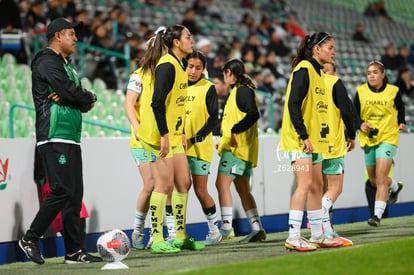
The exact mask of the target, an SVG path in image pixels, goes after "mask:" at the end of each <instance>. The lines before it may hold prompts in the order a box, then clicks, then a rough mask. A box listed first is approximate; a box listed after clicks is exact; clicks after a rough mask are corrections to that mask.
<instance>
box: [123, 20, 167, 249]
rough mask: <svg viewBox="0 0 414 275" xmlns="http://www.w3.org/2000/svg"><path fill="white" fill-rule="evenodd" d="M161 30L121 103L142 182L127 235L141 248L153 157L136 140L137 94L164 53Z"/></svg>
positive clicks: (148, 79)
mask: <svg viewBox="0 0 414 275" xmlns="http://www.w3.org/2000/svg"><path fill="white" fill-rule="evenodd" d="M164 30H165V27H160V28H158V29H157V30H156V31H155V33H154V34H155V35H154V36H153V37H152V38H151V39H150V40H148V42H147V50H146V52H145V54H144V56H143V58H142V59H141V60H140V62H139V65H140V68H139V69H137V70H135V71H134V72H133V73H132V74H131V76H130V78H129V82H128V86H127V92H126V96H125V102H124V109H125V113H126V115H127V117H128V120H129V122H130V124H131V137H130V150H131V154H132V157H133V158H134V160H135V163H136V164H137V166H138V169H139V172H140V174H141V177H142V181H143V183H144V186H143V188H142V189H141V192H140V193H139V195H138V198H137V203H136V210H135V219H134V228H133V232H132V235H131V239H132V246H133V247H134V248H136V249H144V248H145V244H144V234H143V229H144V225H145V219H146V217H147V213H148V209H149V201H150V197H151V193H152V191H153V190H154V178H153V176H152V172H151V165H150V163H151V162H154V161H155V159H156V156H155V154H153V153H151V156H150V158H148V156H147V153H146V151H145V150H144V148H143V147H142V145H141V143H140V142H139V139H138V128H139V125H140V106H141V93H142V88H143V86H144V85H145V86H146V87H148V86H149V83H150V82H151V80H152V78H153V76H154V73H155V65H156V64H157V62H158V61H159V59H160V58H161V56H163V55H164V54H165V53H166V52H167V47H166V46H165V45H164V43H163V41H162V34H163V31H164ZM149 159H150V161H149Z"/></svg>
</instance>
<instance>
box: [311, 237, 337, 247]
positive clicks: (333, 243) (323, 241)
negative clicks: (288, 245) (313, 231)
mask: <svg viewBox="0 0 414 275" xmlns="http://www.w3.org/2000/svg"><path fill="white" fill-rule="evenodd" d="M309 243H311V244H312V245H314V246H316V247H321V248H330V247H340V246H342V245H343V244H344V243H343V242H341V241H339V240H335V239H330V238H327V237H325V236H324V235H322V236H321V237H320V238H310V239H309Z"/></svg>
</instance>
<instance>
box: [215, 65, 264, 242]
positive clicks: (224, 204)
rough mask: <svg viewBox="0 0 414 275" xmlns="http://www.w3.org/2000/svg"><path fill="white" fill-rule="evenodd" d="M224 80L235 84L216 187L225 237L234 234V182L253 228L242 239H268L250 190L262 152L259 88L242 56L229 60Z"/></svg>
mask: <svg viewBox="0 0 414 275" xmlns="http://www.w3.org/2000/svg"><path fill="white" fill-rule="evenodd" d="M223 74H224V81H225V83H226V85H228V86H230V87H232V90H231V92H230V95H229V98H228V99H227V102H226V105H225V107H224V113H223V121H222V124H221V133H222V135H221V137H220V141H219V144H218V153H219V155H220V163H219V168H218V174H217V180H216V187H217V191H218V194H219V200H220V209H221V217H222V226H221V229H220V231H221V234H222V237H223V239H230V238H232V237H234V230H233V227H232V221H233V201H232V194H231V190H230V185H231V183H232V182H234V184H235V187H236V190H237V193H238V194H239V196H240V200H241V203H242V205H243V209H244V211H245V214H246V216H247V219H248V221H249V223H250V226H251V229H252V231H251V232H250V234H249V235H248V236H247V237H245V238H244V239H242V240H241V242H258V241H262V240H265V239H266V232H265V230H264V229H263V226H262V223H261V221H260V216H259V213H258V211H257V206H256V201H255V199H254V197H253V194H252V193H251V191H250V184H249V181H250V176H251V174H252V169H253V168H254V167H256V165H257V158H258V151H259V137H258V135H259V134H258V124H257V121H258V120H259V117H260V114H259V110H258V107H257V97H256V91H255V89H256V87H255V85H254V83H253V82H252V80H251V79H250V78H249V77H248V76H247V74H246V70H245V67H244V64H243V62H242V61H241V60H239V59H232V60H229V61H227V62H226V64H225V65H224V68H223Z"/></svg>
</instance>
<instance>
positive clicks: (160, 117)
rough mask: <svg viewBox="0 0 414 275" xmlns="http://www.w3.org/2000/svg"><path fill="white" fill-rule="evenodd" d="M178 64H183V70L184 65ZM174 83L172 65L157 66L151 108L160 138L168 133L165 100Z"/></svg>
mask: <svg viewBox="0 0 414 275" xmlns="http://www.w3.org/2000/svg"><path fill="white" fill-rule="evenodd" d="M168 53H169V54H171V55H172V56H174V57H175V58H176V59H177V60H178V58H177V57H176V56H175V55H174V54H173V53H172V51H169V52H168ZM180 63H182V64H184V67H183V69H184V70H185V63H184V62H180ZM174 81H175V68H174V65H173V64H171V63H163V64H160V65H158V67H157V68H156V70H155V83H154V94H153V96H152V103H151V107H152V110H153V112H154V116H155V121H156V122H157V126H158V130H159V131H160V135H161V136H163V135H164V134H167V133H168V127H167V118H166V110H165V100H166V98H167V95H168V94H169V93H170V91H171V89H172V87H173V85H174Z"/></svg>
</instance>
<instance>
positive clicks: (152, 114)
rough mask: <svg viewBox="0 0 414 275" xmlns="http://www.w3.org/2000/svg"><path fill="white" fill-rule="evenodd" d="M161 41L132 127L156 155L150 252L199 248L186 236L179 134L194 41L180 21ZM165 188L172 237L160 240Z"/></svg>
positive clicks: (186, 182) (185, 179) (185, 180)
mask: <svg viewBox="0 0 414 275" xmlns="http://www.w3.org/2000/svg"><path fill="white" fill-rule="evenodd" d="M162 39H163V42H164V44H165V45H166V46H167V47H168V53H167V54H165V55H163V56H162V57H161V58H160V60H159V61H158V63H157V64H156V68H155V74H154V76H153V77H152V78H151V81H149V82H148V83H144V85H143V93H142V95H141V97H142V98H141V109H140V116H141V124H140V126H139V128H138V138H139V140H140V143H141V145H142V146H143V148H144V149H145V151H146V154H147V156H148V158H149V160H151V159H150V157H151V156H152V154H154V155H155V156H156V160H155V162H153V163H151V165H152V168H153V169H152V174H153V177H154V180H155V183H154V191H153V192H152V194H151V199H150V209H149V211H150V215H151V224H152V229H151V230H152V236H153V243H152V245H151V253H156V254H168V253H177V252H179V251H180V250H181V249H191V250H201V249H203V248H204V244H202V243H197V242H195V241H194V239H193V238H190V237H188V236H187V231H186V211H187V199H188V190H189V189H190V186H191V181H190V173H189V168H188V162H187V157H186V154H185V151H184V150H185V149H184V146H186V138H185V135H183V134H184V120H185V102H186V98H187V86H188V76H187V72H186V70H185V69H186V65H185V60H184V58H185V57H186V56H187V55H188V54H190V53H192V51H193V47H194V40H193V38H192V36H191V33H190V32H189V31H188V29H187V28H185V27H183V26H181V25H174V26H171V27H168V28H167V30H166V31H165V33H164V34H163V35H162ZM174 187H175V188H174ZM173 189H174V191H173ZM171 192H172V207H173V212H174V218H175V227H176V238H175V239H174V240H173V241H172V243H169V242H166V241H165V240H164V234H163V220H164V212H165V204H166V200H167V195H168V194H169V193H171Z"/></svg>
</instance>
